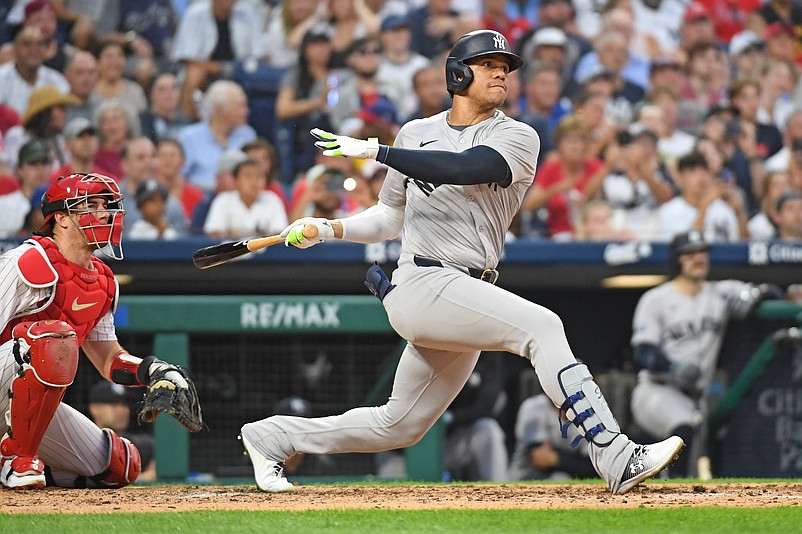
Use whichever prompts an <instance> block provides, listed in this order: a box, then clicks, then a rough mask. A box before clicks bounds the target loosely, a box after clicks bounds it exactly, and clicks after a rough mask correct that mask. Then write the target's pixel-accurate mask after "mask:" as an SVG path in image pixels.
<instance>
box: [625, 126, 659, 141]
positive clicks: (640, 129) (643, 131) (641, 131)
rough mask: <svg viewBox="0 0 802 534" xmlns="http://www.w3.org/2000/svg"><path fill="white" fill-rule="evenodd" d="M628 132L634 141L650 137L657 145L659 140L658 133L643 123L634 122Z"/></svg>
mask: <svg viewBox="0 0 802 534" xmlns="http://www.w3.org/2000/svg"><path fill="white" fill-rule="evenodd" d="M627 132H629V135H631V136H632V138H633V139H636V138H638V137H643V136H645V137H650V138H651V139H652V141H654V142H655V143H656V142H657V140H658V136H657V133H655V131H654V130H652V129H651V128H649V127H648V126H646V125H645V124H643V123H642V122H633V123H632V124H630V125H629V128H627Z"/></svg>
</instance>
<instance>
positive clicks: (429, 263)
mask: <svg viewBox="0 0 802 534" xmlns="http://www.w3.org/2000/svg"><path fill="white" fill-rule="evenodd" d="M414 261H415V265H417V266H418V267H443V262H441V261H440V260H433V259H431V258H423V257H421V256H415V260H414ZM467 269H468V274H470V275H471V276H473V277H474V278H478V279H479V280H481V281H482V282H487V283H488V284H495V283H496V281H497V280H498V271H497V270H495V269H474V268H472V267H468V268H467Z"/></svg>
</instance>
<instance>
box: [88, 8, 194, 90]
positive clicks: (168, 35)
mask: <svg viewBox="0 0 802 534" xmlns="http://www.w3.org/2000/svg"><path fill="white" fill-rule="evenodd" d="M173 4H174V2H172V1H171V0H148V1H146V2H138V1H131V2H119V5H118V6H116V13H115V15H116V16H115V19H116V20H115V26H114V28H113V29H112V31H110V32H107V33H105V34H104V35H101V36H100V37H99V41H101V42H103V41H114V42H116V43H119V44H120V45H122V46H123V47H124V48H125V51H126V58H125V63H126V66H125V74H126V76H128V77H130V78H132V79H134V80H136V81H137V83H139V85H140V86H142V87H148V86H149V85H150V83H151V80H152V79H153V76H154V74H155V73H157V72H165V71H167V70H168V69H169V68H171V67H172V65H171V64H170V61H169V58H168V53H169V47H170V43H172V41H173V37H174V35H175V32H176V29H177V28H178V13H177V12H176V10H175V7H174V5H173Z"/></svg>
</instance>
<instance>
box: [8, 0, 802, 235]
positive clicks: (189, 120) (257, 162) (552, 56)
mask: <svg viewBox="0 0 802 534" xmlns="http://www.w3.org/2000/svg"><path fill="white" fill-rule="evenodd" d="M2 4H3V5H2V6H0V43H2V44H1V45H0V135H2V137H1V138H0V176H2V178H0V204H2V205H4V206H10V208H9V209H6V210H2V211H0V236H4V237H15V236H21V235H26V234H27V233H29V232H30V231H31V230H33V229H35V228H36V227H37V224H38V221H37V212H38V211H39V210H38V209H37V208H38V203H39V202H40V200H39V198H40V197H41V193H42V191H43V188H46V187H47V185H48V184H50V183H52V182H53V181H54V180H56V179H57V178H58V177H59V176H62V175H65V174H68V173H70V172H99V173H102V174H106V175H109V176H112V177H113V178H114V179H115V180H117V181H118V182H119V183H120V184H121V186H122V188H123V190H124V191H125V192H126V196H127V197H128V202H127V203H126V210H127V211H128V217H126V233H127V234H128V236H129V238H132V239H174V238H177V237H181V236H184V235H189V234H205V235H209V236H214V237H244V236H250V235H264V234H267V233H273V232H276V231H277V230H280V229H281V228H282V227H283V226H284V225H285V224H286V221H288V220H294V219H295V218H297V217H301V216H304V215H311V214H315V215H316V216H328V217H339V216H343V215H347V214H350V213H354V212H356V211H359V210H361V209H364V208H365V207H367V206H370V205H372V204H373V203H375V202H376V201H377V192H378V190H379V189H380V188H381V183H382V177H383V175H384V169H382V168H381V166H380V165H378V164H375V162H369V163H366V162H364V161H350V160H347V159H343V158H339V159H336V160H334V159H330V158H325V157H322V156H319V155H317V154H316V153H315V151H314V148H313V144H312V139H311V137H310V136H309V134H308V132H309V130H310V129H311V128H313V127H320V128H323V129H327V130H330V131H334V132H336V133H340V134H346V135H351V136H354V137H367V136H372V137H379V139H380V142H382V143H386V144H390V143H392V141H393V137H394V134H395V133H396V132H397V130H398V128H399V127H400V125H401V124H403V123H404V122H406V121H408V120H410V119H413V118H417V117H426V116H430V115H433V114H435V113H438V112H440V111H442V110H443V109H446V108H448V107H449V104H450V103H449V98H448V94H447V92H446V89H445V82H444V68H443V66H444V61H445V54H447V51H448V50H449V49H450V47H451V45H452V44H453V42H454V40H455V37H458V36H460V35H462V34H464V33H466V32H467V31H470V30H473V29H478V28H489V29H494V30H497V31H500V32H501V33H503V34H504V35H505V36H506V37H507V38H508V40H509V41H510V43H511V45H512V46H513V47H514V49H515V51H516V52H517V53H519V54H520V55H521V56H523V57H524V59H525V60H526V64H525V67H524V68H523V69H521V70H520V71H516V72H513V73H511V74H510V75H509V76H508V98H507V102H506V104H505V107H504V110H503V111H504V113H506V114H507V115H510V116H513V117H516V118H518V119H519V120H521V121H523V122H526V123H527V124H530V125H531V126H532V127H533V128H534V129H535V130H536V131H537V132H538V133H539V135H540V138H541V143H542V151H541V154H540V158H539V159H540V161H539V165H538V170H537V173H536V176H535V183H534V184H533V186H532V187H531V189H530V191H529V194H528V196H527V197H526V199H525V200H524V203H523V205H522V207H521V210H520V213H519V215H520V216H519V217H518V218H517V221H516V223H515V224H514V225H513V228H512V230H511V232H510V234H509V237H510V239H513V238H521V237H528V238H541V239H553V240H621V239H633V238H636V239H648V240H655V241H667V240H668V239H670V237H671V236H672V235H673V234H675V233H677V232H680V231H684V230H688V229H690V228H696V229H699V230H701V231H703V233H704V235H705V237H706V238H707V239H708V240H710V241H711V242H716V241H738V240H745V239H750V238H752V239H771V238H781V239H788V240H799V239H802V83H800V72H801V70H800V69H802V2H798V1H796V0H767V1H763V2H762V1H761V0H745V1H743V0H739V1H736V0H719V1H715V0H693V1H688V0H658V1H655V0H609V1H607V2H600V1H591V0H521V1H505V0H465V1H459V2H456V1H453V2H452V1H451V0H407V1H405V0H281V1H280V0H194V1H193V0H136V1H134V0H98V1H94V2H85V1H80V0H17V1H16V2H4V3H2ZM264 72H269V73H271V74H272V75H274V76H275V77H276V79H277V80H279V81H278V82H277V83H276V84H275V87H274V91H273V94H272V95H271V97H270V98H269V99H268V100H267V102H268V104H269V107H267V108H265V107H264V102H259V104H260V105H259V106H258V112H251V109H252V108H253V107H254V106H256V104H257V103H256V102H255V99H259V98H262V99H263V98H264V97H263V96H254V95H253V94H250V95H249V93H248V90H247V82H248V80H249V79H250V78H252V77H253V78H257V77H259V76H260V75H262V74H263V73H264ZM260 73H262V74H260ZM257 132H260V133H257ZM23 198H24V199H27V201H26V202H22V199H23ZM780 199H782V202H779V200H780Z"/></svg>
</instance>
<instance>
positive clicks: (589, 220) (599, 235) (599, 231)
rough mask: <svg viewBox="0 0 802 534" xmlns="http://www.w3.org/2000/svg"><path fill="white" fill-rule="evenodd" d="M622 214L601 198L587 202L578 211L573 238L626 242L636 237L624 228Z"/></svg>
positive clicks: (578, 239) (624, 222)
mask: <svg viewBox="0 0 802 534" xmlns="http://www.w3.org/2000/svg"><path fill="white" fill-rule="evenodd" d="M621 215H622V214H620V213H617V212H615V211H613V208H612V207H610V204H609V203H608V202H607V201H606V200H603V199H601V198H597V199H594V200H591V201H589V202H587V203H586V204H585V205H584V206H582V209H581V210H580V211H579V221H578V222H577V224H576V230H575V232H574V237H575V239H576V240H577V241H627V240H630V239H635V238H636V237H637V236H636V235H635V234H633V233H632V232H630V231H629V229H628V228H626V221H625V220H624V219H623V217H621Z"/></svg>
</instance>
